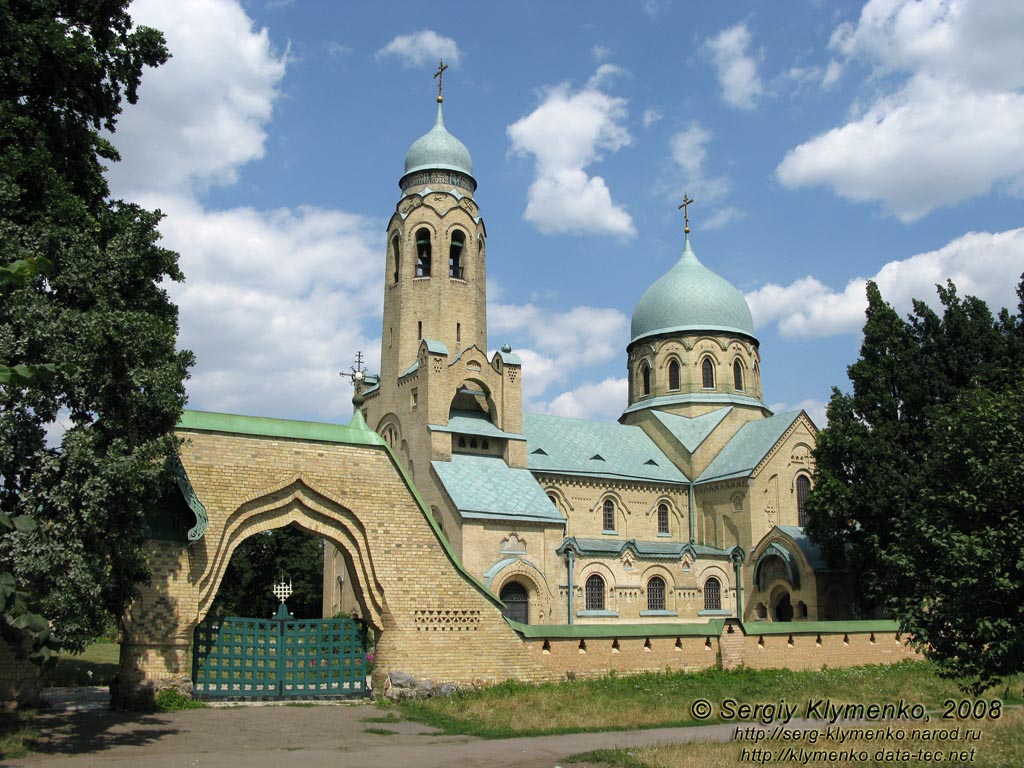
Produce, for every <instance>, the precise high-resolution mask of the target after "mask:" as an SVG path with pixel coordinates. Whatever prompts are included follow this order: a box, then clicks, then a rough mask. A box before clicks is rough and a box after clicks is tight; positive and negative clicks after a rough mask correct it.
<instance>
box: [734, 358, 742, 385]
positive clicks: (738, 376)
mask: <svg viewBox="0 0 1024 768" xmlns="http://www.w3.org/2000/svg"><path fill="white" fill-rule="evenodd" d="M732 380H733V386H734V388H735V389H736V391H737V392H742V391H743V366H742V365H740V361H739V360H737V361H736V362H734V363H733V364H732Z"/></svg>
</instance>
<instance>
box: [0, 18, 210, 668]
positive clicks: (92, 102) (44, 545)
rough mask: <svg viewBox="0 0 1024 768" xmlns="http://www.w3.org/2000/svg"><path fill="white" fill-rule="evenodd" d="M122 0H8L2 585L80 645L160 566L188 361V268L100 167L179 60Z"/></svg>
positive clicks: (0, 417) (153, 218) (0, 32)
mask: <svg viewBox="0 0 1024 768" xmlns="http://www.w3.org/2000/svg"><path fill="white" fill-rule="evenodd" d="M126 7H127V2H126V1H125V0H78V1H77V2H75V1H70V2H69V1H67V0H64V1H63V2H58V1H57V0H35V1H34V2H31V3H29V2H16V1H13V0H0V265H3V266H4V267H5V268H6V269H7V270H8V273H7V274H9V275H13V276H14V277H12V278H11V279H8V280H5V288H4V290H3V291H2V292H0V366H2V368H0V512H2V513H3V514H4V515H6V517H7V518H8V519H10V520H20V521H22V524H21V525H19V526H16V527H15V526H11V527H10V528H8V527H7V526H4V527H3V528H0V569H2V571H3V572H5V573H7V574H8V575H9V576H10V577H11V581H10V582H4V583H5V585H6V586H5V588H4V589H3V590H0V593H3V592H5V591H9V592H10V593H11V594H12V595H15V594H17V595H20V596H21V598H22V603H23V605H26V606H30V607H31V608H32V609H33V610H38V611H39V612H41V613H43V614H44V615H45V616H47V617H48V618H49V619H50V620H51V621H52V623H53V626H54V628H55V630H56V632H57V633H58V634H59V635H60V636H61V638H62V639H63V641H64V642H65V645H66V647H68V648H69V649H71V650H75V649H80V648H82V647H83V646H84V645H85V644H86V643H87V642H88V641H89V640H91V639H92V638H94V637H96V636H97V635H99V634H100V633H101V632H102V631H103V628H104V627H105V626H107V625H108V624H109V622H110V621H111V620H112V619H113V618H117V617H119V616H120V615H121V614H122V612H123V609H124V607H125V606H126V605H127V603H128V602H129V601H130V599H131V597H132V594H133V590H134V585H135V584H136V583H138V582H139V581H141V580H144V579H145V578H146V577H147V575H148V571H147V564H146V557H145V549H144V546H143V541H142V538H141V522H142V516H143V514H144V511H145V510H146V508H147V505H148V504H150V503H151V502H152V500H153V498H154V497H155V496H156V495H157V494H158V493H159V491H160V489H161V488H163V487H164V485H163V483H164V480H165V478H164V477H163V476H162V474H163V472H164V471H165V470H164V459H165V458H166V457H167V456H168V455H170V454H171V453H173V451H174V450H175V448H176V445H175V441H174V438H173V436H172V434H171V430H172V429H173V427H174V424H175V423H176V421H177V419H178V417H179V415H180V412H181V409H182V407H183V405H184V401H185V391H184V380H185V378H186V377H187V369H188V367H189V365H191V362H192V356H191V354H190V353H189V352H184V351H177V350H176V349H175V340H176V336H177V309H176V308H175V306H174V305H173V304H172V303H171V302H170V301H169V299H168V296H167V294H166V292H165V290H164V288H163V286H162V282H163V281H164V280H180V279H182V275H181V272H180V271H179V269H178V266H177V254H175V253H173V252H171V251H169V250H167V249H164V248H161V247H159V246H158V245H157V241H158V239H159V233H158V231H157V223H158V222H159V220H160V218H161V215H160V213H159V212H151V211H146V210H143V209H142V208H140V207H138V206H136V205H132V204H129V203H125V202H122V201H117V200H111V199H110V196H109V189H108V186H107V183H106V179H105V177H104V175H103V171H104V165H103V164H104V163H105V162H115V161H117V160H118V156H117V152H116V151H115V149H114V147H113V146H112V145H111V144H110V142H109V141H108V140H107V139H106V138H105V133H110V132H113V131H114V128H115V124H116V119H117V116H118V115H119V114H120V112H121V103H122V100H123V99H126V100H127V101H128V102H129V103H134V102H135V101H136V97H137V89H138V85H139V82H140V80H141V76H142V70H143V68H144V67H146V66H157V65H159V64H161V63H163V62H164V61H166V59H167V51H166V49H165V47H164V41H163V36H162V35H161V34H160V33H159V32H157V31H156V30H153V29H148V28H145V27H138V28H135V27H133V25H132V20H131V18H130V16H129V15H128V13H127V10H126ZM24 264H30V265H32V264H35V265H45V268H42V269H35V270H32V269H29V270H26V269H25V268H23V267H20V266H18V265H24ZM42 372H45V374H46V375H39V374H40V373H42ZM58 417H59V421H60V422H61V423H64V424H66V425H67V429H66V430H65V431H64V433H63V435H62V436H61V437H60V438H59V440H60V445H59V447H52V446H51V445H48V441H47V430H48V429H49V430H53V425H54V424H56V423H57V422H58ZM50 442H51V443H53V442H55V441H54V439H52V438H51V440H50ZM29 521H31V522H29ZM33 523H34V524H33ZM2 580H3V577H2V575H0V581H2ZM0 624H7V626H6V627H5V628H4V629H5V636H7V637H10V635H11V630H17V629H22V628H21V627H17V626H16V625H11V624H10V623H9V622H0Z"/></svg>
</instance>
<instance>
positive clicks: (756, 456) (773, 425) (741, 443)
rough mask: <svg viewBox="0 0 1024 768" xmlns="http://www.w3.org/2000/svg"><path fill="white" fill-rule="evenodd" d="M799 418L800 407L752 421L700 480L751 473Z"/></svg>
mask: <svg viewBox="0 0 1024 768" xmlns="http://www.w3.org/2000/svg"><path fill="white" fill-rule="evenodd" d="M798 418H800V411H794V412H792V413H780V414H778V415H776V416H772V417H770V418H767V419H759V420H757V421H748V422H747V423H746V424H744V425H743V426H742V427H740V428H739V430H738V431H737V432H736V434H735V435H733V437H732V440H730V441H729V442H728V443H726V445H725V447H724V448H723V449H722V450H721V451H720V452H719V454H718V455H717V456H716V457H715V458H714V460H713V461H712V462H711V463H710V464H709V465H708V468H707V469H705V470H704V471H703V472H702V473H701V475H700V477H698V478H697V480H696V482H697V483H708V482H711V481H713V480H728V479H730V478H734V477H749V476H750V475H751V473H753V471H754V468H755V467H757V465H758V464H759V463H760V462H761V459H763V458H764V457H765V456H767V455H768V452H769V451H770V450H771V449H772V448H774V447H775V444H776V443H777V442H779V439H780V438H781V437H782V436H783V435H784V434H785V433H786V430H787V429H789V428H790V426H792V424H793V422H794V421H796V420H797V419H798Z"/></svg>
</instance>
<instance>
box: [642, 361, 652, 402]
mask: <svg viewBox="0 0 1024 768" xmlns="http://www.w3.org/2000/svg"><path fill="white" fill-rule="evenodd" d="M640 381H641V384H642V391H643V393H644V394H645V395H649V394H651V367H650V366H649V365H647V363H644V364H643V365H641V366H640Z"/></svg>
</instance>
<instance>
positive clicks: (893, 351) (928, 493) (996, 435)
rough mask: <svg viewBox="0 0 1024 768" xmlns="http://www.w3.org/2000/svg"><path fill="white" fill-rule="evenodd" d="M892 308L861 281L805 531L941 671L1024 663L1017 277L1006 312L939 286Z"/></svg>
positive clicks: (989, 676)
mask: <svg viewBox="0 0 1024 768" xmlns="http://www.w3.org/2000/svg"><path fill="white" fill-rule="evenodd" d="M938 291H939V298H940V299H941V302H942V306H943V312H942V314H941V315H940V314H937V313H936V312H933V311H932V310H931V309H930V308H929V307H928V306H926V305H925V304H924V303H922V302H919V301H918V302H915V303H914V312H913V314H912V315H910V316H909V317H908V318H907V319H906V320H904V319H901V318H900V317H899V316H898V315H897V313H896V312H895V311H894V310H893V309H892V307H890V306H889V305H888V304H886V303H885V301H883V299H882V296H881V294H880V293H879V290H878V287H877V286H876V285H874V284H873V283H869V284H868V288H867V294H868V309H867V322H866V324H865V326H864V340H863V344H862V346H861V354H860V359H859V360H858V361H857V362H856V363H854V364H853V365H852V366H850V368H849V374H850V380H851V382H852V384H853V393H852V394H845V393H842V392H840V391H839V390H833V393H832V399H831V402H830V403H829V406H828V419H829V423H828V426H827V427H826V428H825V429H824V430H822V431H821V433H820V434H819V436H818V446H817V449H816V451H815V457H816V460H817V471H816V477H815V488H814V491H813V493H812V494H811V497H810V499H809V501H808V514H809V521H808V526H807V528H808V533H809V535H810V536H811V537H812V538H813V539H814V540H815V541H817V542H818V543H819V544H820V545H821V546H822V549H823V551H824V552H825V555H826V557H827V558H828V560H829V561H830V562H831V563H832V564H833V565H840V566H843V567H845V568H847V569H848V570H849V571H850V572H851V573H852V575H853V577H854V580H855V584H856V588H857V591H858V593H859V594H860V595H861V596H862V598H863V600H864V601H865V602H866V603H867V604H868V605H875V606H881V607H883V608H884V609H885V610H886V611H887V612H889V613H890V614H891V615H892V616H894V617H895V618H896V619H898V621H899V622H900V625H901V627H902V629H903V630H904V631H905V632H907V633H909V635H910V636H911V637H912V638H913V640H914V642H915V643H916V644H917V645H918V647H919V648H921V649H922V650H923V651H924V652H925V654H926V655H927V656H929V657H930V658H932V659H934V660H935V661H936V662H937V663H938V664H939V667H940V670H941V671H942V673H943V674H945V675H947V676H949V677H963V678H971V679H972V680H973V682H972V683H971V684H970V687H971V688H973V689H974V690H975V691H980V690H984V689H985V688H987V687H989V686H990V685H993V684H995V683H996V682H997V681H998V680H999V678H1000V677H1001V676H1005V675H1009V674H1012V673H1014V672H1018V671H1021V670H1022V669H1024V512H1022V503H1024V502H1022V500H1024V376H1022V372H1024V276H1022V279H1021V283H1020V286H1019V287H1018V295H1019V297H1020V308H1019V314H1018V315H1012V314H1010V313H1009V312H1008V311H1007V310H1005V309H1004V310H1002V312H1001V313H1000V314H999V316H998V318H996V317H993V315H992V313H991V312H990V310H989V308H988V306H987V305H986V304H985V303H984V302H982V301H980V300H979V299H977V298H974V297H967V298H963V299H961V298H960V297H959V296H958V295H957V292H956V289H955V287H954V286H953V284H952V283H949V284H948V285H947V286H946V287H945V288H943V287H939V288H938Z"/></svg>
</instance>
